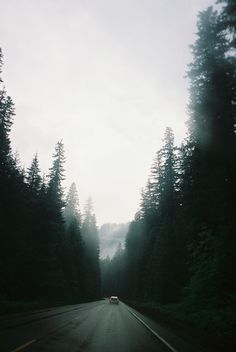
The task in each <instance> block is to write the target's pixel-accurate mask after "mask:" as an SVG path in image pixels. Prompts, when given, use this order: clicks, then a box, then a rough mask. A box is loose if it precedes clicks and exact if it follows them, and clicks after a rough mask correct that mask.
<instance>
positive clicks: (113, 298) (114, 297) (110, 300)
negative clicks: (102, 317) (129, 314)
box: [109, 296, 119, 304]
mask: <svg viewBox="0 0 236 352" xmlns="http://www.w3.org/2000/svg"><path fill="white" fill-rule="evenodd" d="M109 302H110V303H114V304H119V298H118V297H117V296H111V297H110V298H109Z"/></svg>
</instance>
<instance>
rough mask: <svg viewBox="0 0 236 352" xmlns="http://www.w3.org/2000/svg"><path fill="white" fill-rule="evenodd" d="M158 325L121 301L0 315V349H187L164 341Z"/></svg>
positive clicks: (110, 351) (105, 351)
mask: <svg viewBox="0 0 236 352" xmlns="http://www.w3.org/2000/svg"><path fill="white" fill-rule="evenodd" d="M154 329H155V330H154ZM157 330H158V329H157V327H156V326H152V325H151V323H150V321H149V320H148V318H147V319H146V318H145V317H144V316H142V315H141V314H139V313H138V312H136V311H135V310H133V309H131V308H130V307H128V306H127V305H125V304H124V303H122V302H120V304H119V305H116V304H109V301H108V300H102V301H97V302H91V303H85V304H78V305H73V306H64V307H58V308H51V309H47V310H46V309H45V310H42V311H38V312H32V313H26V314H17V315H15V316H11V317H1V318H0V352H18V351H23V352H82V351H83V352H118V351H119V352H143V351H147V352H154V351H155V352H170V351H172V352H182V351H186V350H187V351H190V350H189V349H188V347H186V349H185V348H184V347H183V348H181V349H179V348H178V350H177V349H175V347H173V344H172V342H171V343H170V345H169V346H168V344H169V343H168V337H167V338H166V336H164V341H161V340H160V339H159V338H158V336H160V337H161V338H162V337H163V331H161V330H159V331H157ZM160 334H162V336H161V335H160ZM170 340H171V339H170ZM172 341H173V340H172ZM175 342H176V341H174V344H175ZM177 345H178V344H177Z"/></svg>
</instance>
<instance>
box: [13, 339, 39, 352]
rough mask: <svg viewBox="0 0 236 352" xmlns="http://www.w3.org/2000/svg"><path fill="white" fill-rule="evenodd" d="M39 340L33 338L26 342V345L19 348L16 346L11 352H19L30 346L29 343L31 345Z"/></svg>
mask: <svg viewBox="0 0 236 352" xmlns="http://www.w3.org/2000/svg"><path fill="white" fill-rule="evenodd" d="M36 341H37V340H31V341H28V342H26V343H25V344H24V345H21V346H19V347H17V348H15V349H14V350H12V351H11V352H18V351H21V350H23V349H24V348H25V347H28V346H29V345H31V344H32V343H34V342H36Z"/></svg>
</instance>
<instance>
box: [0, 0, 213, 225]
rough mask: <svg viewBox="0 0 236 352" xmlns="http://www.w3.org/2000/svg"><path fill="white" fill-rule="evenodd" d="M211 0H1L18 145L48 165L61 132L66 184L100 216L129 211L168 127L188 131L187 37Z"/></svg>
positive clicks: (119, 218) (0, 31) (180, 134)
mask: <svg viewBox="0 0 236 352" xmlns="http://www.w3.org/2000/svg"><path fill="white" fill-rule="evenodd" d="M211 3H212V2H211V1H210V0H198V1H196V0H179V1H174V2H173V1H172V2H164V1H156V0H149V1H141V0H138V1H132V0H129V1H124V0H121V1H107V0H101V1H95V0H94V1H91V0H90V1H81V0H80V1H74V0H69V1H64V0H60V1H53V0H42V1H40V2H39V1H36V0H33V1H32V0H23V1H17V0H12V1H4V0H0V6H1V12H2V16H1V23H0V39H1V46H2V49H3V53H4V62H5V66H4V70H3V78H4V81H5V82H6V86H7V92H8V94H9V95H10V96H11V97H12V98H13V100H14V102H15V106H16V118H15V123H14V125H13V130H12V136H11V139H12V144H13V148H14V149H15V150H18V151H19V154H20V156H21V159H22V163H23V164H24V165H25V167H28V166H29V164H30V162H31V160H32V157H33V155H34V153H35V152H37V153H38V156H39V160H40V166H41V169H42V171H44V172H46V173H47V169H48V167H49V166H50V164H51V155H52V153H53V149H54V145H55V143H56V142H57V141H58V140H60V139H61V138H63V141H64V143H65V149H66V159H67V162H66V180H65V186H66V187H67V188H68V187H69V185H70V184H71V183H72V182H73V181H74V182H76V184H77V187H78V193H79V197H80V204H81V205H83V204H84V203H85V200H86V199H87V198H88V196H91V197H92V198H93V203H94V208H95V213H96V216H97V220H98V224H100V225H101V224H103V223H104V222H117V223H120V222H127V221H129V220H131V219H132V218H133V216H134V213H135V211H136V210H137V204H138V203H139V198H140V189H141V187H143V186H144V184H145V183H146V179H147V175H148V172H149V166H150V163H151V161H152V159H153V156H154V153H155V152H156V151H157V150H158V149H159V148H160V146H161V141H162V138H163V133H164V129H165V127H166V126H167V125H169V126H171V127H172V128H173V130H174V132H175V136H176V140H177V142H180V141H181V140H182V139H183V138H184V135H185V130H186V128H185V121H186V106H187V101H188V92H187V87H188V82H187V80H186V78H185V72H186V67H187V63H188V62H190V61H191V56H190V50H189V45H190V44H191V43H192V42H193V41H194V31H195V28H196V27H195V25H196V15H197V13H198V11H200V10H202V9H203V8H205V7H206V6H207V5H210V4H211ZM186 9H187V10H186ZM180 18H181V21H180V20H179V19H180Z"/></svg>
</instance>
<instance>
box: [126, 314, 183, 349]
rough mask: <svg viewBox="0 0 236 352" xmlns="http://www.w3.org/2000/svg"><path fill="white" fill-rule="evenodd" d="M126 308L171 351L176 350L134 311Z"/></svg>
mask: <svg viewBox="0 0 236 352" xmlns="http://www.w3.org/2000/svg"><path fill="white" fill-rule="evenodd" d="M127 309H128V311H129V312H130V313H131V314H133V316H135V318H136V319H138V320H139V321H140V323H142V324H143V325H144V326H145V327H146V328H147V329H148V330H149V331H150V332H151V333H152V334H153V335H155V336H156V337H157V338H158V339H159V340H161V342H163V343H164V345H166V346H167V347H168V348H169V349H170V350H171V351H172V352H177V350H176V349H175V348H174V347H172V346H171V345H170V344H169V343H168V342H167V341H166V340H165V339H163V337H161V336H160V335H159V334H158V333H156V331H154V330H153V329H152V328H150V326H148V325H147V324H146V323H145V322H144V321H143V320H142V319H140V318H139V317H138V316H137V315H136V314H135V313H134V312H132V311H131V310H130V309H129V308H127Z"/></svg>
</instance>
